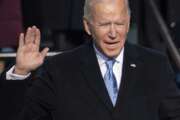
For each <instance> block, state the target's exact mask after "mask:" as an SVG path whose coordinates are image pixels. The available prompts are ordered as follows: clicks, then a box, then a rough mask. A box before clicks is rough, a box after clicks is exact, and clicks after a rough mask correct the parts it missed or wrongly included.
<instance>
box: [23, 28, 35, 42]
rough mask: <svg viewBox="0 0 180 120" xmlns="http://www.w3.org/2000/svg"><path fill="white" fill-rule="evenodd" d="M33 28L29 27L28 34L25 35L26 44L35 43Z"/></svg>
mask: <svg viewBox="0 0 180 120" xmlns="http://www.w3.org/2000/svg"><path fill="white" fill-rule="evenodd" d="M33 38H34V36H33V30H32V28H31V27H28V29H27V32H26V35H25V44H29V43H33Z"/></svg>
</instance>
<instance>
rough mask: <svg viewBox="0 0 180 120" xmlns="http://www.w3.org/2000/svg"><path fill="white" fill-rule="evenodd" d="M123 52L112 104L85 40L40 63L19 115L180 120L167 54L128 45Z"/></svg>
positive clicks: (35, 119) (51, 119) (49, 119)
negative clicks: (37, 73)
mask: <svg viewBox="0 0 180 120" xmlns="http://www.w3.org/2000/svg"><path fill="white" fill-rule="evenodd" d="M124 54H125V56H124V64H123V75H122V82H121V85H120V90H119V95H118V99H117V104H116V106H115V107H113V105H112V103H111V101H110V98H109V96H108V93H107V90H106V88H105V85H104V82H103V78H102V76H101V72H100V68H99V66H98V62H97V58H96V56H95V52H94V49H93V47H92V45H91V43H88V44H85V45H82V46H81V47H79V48H77V49H75V50H72V51H69V52H65V53H63V54H60V55H57V56H54V57H53V58H51V59H49V60H48V61H47V62H46V63H45V64H44V66H43V72H42V73H41V74H40V75H38V76H37V78H36V79H37V80H35V81H34V82H33V83H32V86H31V87H30V88H29V90H28V94H27V97H26V103H25V107H24V109H23V111H22V114H21V116H20V117H21V118H20V119H22V120H180V92H179V91H178V89H177V87H176V85H175V82H174V74H173V72H172V70H171V68H170V65H169V63H168V62H167V59H166V57H165V56H163V55H161V54H159V53H157V52H155V51H152V50H149V49H145V48H142V47H138V46H134V45H129V44H126V45H125V53H124ZM131 64H136V67H132V66H131Z"/></svg>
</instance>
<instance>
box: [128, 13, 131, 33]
mask: <svg viewBox="0 0 180 120" xmlns="http://www.w3.org/2000/svg"><path fill="white" fill-rule="evenodd" d="M130 24H131V17H130V16H128V23H127V33H128V32H129V29H130Z"/></svg>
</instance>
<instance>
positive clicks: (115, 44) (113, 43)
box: [104, 41, 120, 49]
mask: <svg viewBox="0 0 180 120" xmlns="http://www.w3.org/2000/svg"><path fill="white" fill-rule="evenodd" d="M104 43H105V44H106V46H107V48H109V49H114V48H116V47H117V46H118V44H120V42H119V41H111V42H104Z"/></svg>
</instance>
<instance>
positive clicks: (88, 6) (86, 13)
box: [84, 0, 131, 19]
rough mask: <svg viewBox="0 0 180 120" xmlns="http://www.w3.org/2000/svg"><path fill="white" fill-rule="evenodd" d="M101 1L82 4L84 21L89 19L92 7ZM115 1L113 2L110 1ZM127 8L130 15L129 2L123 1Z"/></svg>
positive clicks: (93, 0) (88, 1) (87, 1)
mask: <svg viewBox="0 0 180 120" xmlns="http://www.w3.org/2000/svg"><path fill="white" fill-rule="evenodd" d="M102 1H103V0H85V4H84V18H86V19H90V18H91V12H92V10H91V8H92V6H94V5H95V4H97V3H99V2H102ZM112 1H115V0H112ZM125 2H126V5H127V8H128V14H129V15H130V14H131V10H130V7H129V1H128V0H125Z"/></svg>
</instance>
